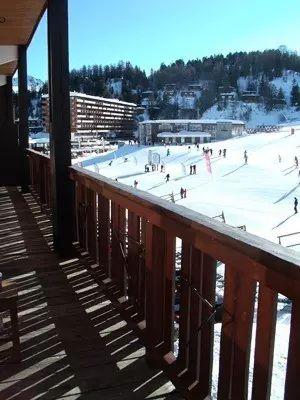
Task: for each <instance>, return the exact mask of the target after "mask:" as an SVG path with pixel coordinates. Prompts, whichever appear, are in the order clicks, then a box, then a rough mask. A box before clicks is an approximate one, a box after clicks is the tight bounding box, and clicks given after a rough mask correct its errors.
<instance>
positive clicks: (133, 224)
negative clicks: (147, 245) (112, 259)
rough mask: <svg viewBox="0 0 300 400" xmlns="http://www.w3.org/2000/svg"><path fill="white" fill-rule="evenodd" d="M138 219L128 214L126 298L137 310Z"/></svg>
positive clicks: (132, 214) (138, 272)
mask: <svg viewBox="0 0 300 400" xmlns="http://www.w3.org/2000/svg"><path fill="white" fill-rule="evenodd" d="M139 241H140V219H139V217H138V216H137V215H136V214H135V213H133V212H132V211H129V212H128V298H129V301H130V303H131V304H133V305H134V306H135V308H136V310H137V309H138V300H139V280H140V268H139V254H140V253H139V252H140V244H139Z"/></svg>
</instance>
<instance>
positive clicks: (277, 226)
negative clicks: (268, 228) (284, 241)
mask: <svg viewBox="0 0 300 400" xmlns="http://www.w3.org/2000/svg"><path fill="white" fill-rule="evenodd" d="M294 215H296V214H295V213H293V214H292V215H290V216H288V217H287V218H286V219H285V220H283V221H281V222H279V224H278V225H276V226H274V227H273V228H272V230H273V229H276V228H279V226H281V225H283V224H284V223H285V222H286V221H288V220H289V219H290V218H292V217H293V216H294Z"/></svg>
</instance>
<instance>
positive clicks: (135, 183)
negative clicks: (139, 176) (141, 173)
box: [134, 180, 138, 189]
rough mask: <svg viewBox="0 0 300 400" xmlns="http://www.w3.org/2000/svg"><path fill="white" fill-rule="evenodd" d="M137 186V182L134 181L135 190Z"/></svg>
mask: <svg viewBox="0 0 300 400" xmlns="http://www.w3.org/2000/svg"><path fill="white" fill-rule="evenodd" d="M137 185H138V181H137V180H135V181H134V187H135V189H136V188H137Z"/></svg>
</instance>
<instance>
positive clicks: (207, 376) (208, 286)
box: [197, 253, 217, 399]
mask: <svg viewBox="0 0 300 400" xmlns="http://www.w3.org/2000/svg"><path fill="white" fill-rule="evenodd" d="M216 270H217V265H216V260H214V259H213V258H212V257H210V256H209V255H207V254H205V253H202V297H203V298H204V299H206V300H207V301H208V302H209V303H210V304H211V305H213V306H214V305H215V297H216ZM211 316H212V310H211V309H210V308H209V307H208V306H207V305H206V306H205V305H204V304H203V306H202V324H203V328H202V330H201V335H200V373H199V378H198V380H199V384H198V387H197V393H198V394H199V398H203V399H204V398H206V396H207V395H209V394H210V392H211V384H212V367H213V346H214V319H212V318H211Z"/></svg>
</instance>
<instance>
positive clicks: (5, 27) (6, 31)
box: [0, 0, 47, 75]
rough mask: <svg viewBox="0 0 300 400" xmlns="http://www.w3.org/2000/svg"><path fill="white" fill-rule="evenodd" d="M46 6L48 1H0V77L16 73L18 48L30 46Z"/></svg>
mask: <svg viewBox="0 0 300 400" xmlns="http://www.w3.org/2000/svg"><path fill="white" fill-rule="evenodd" d="M46 5H47V0H0V75H13V74H14V73H15V71H16V68H17V66H18V59H17V56H16V54H17V46H18V45H25V46H28V45H29V43H30V41H31V39H32V36H33V34H34V32H35V30H36V28H37V26H38V24H39V22H40V19H41V17H42V15H43V13H44V11H45V9H46ZM8 53H9V54H10V57H8V56H7V54H8ZM13 54H15V55H14V56H13Z"/></svg>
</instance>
